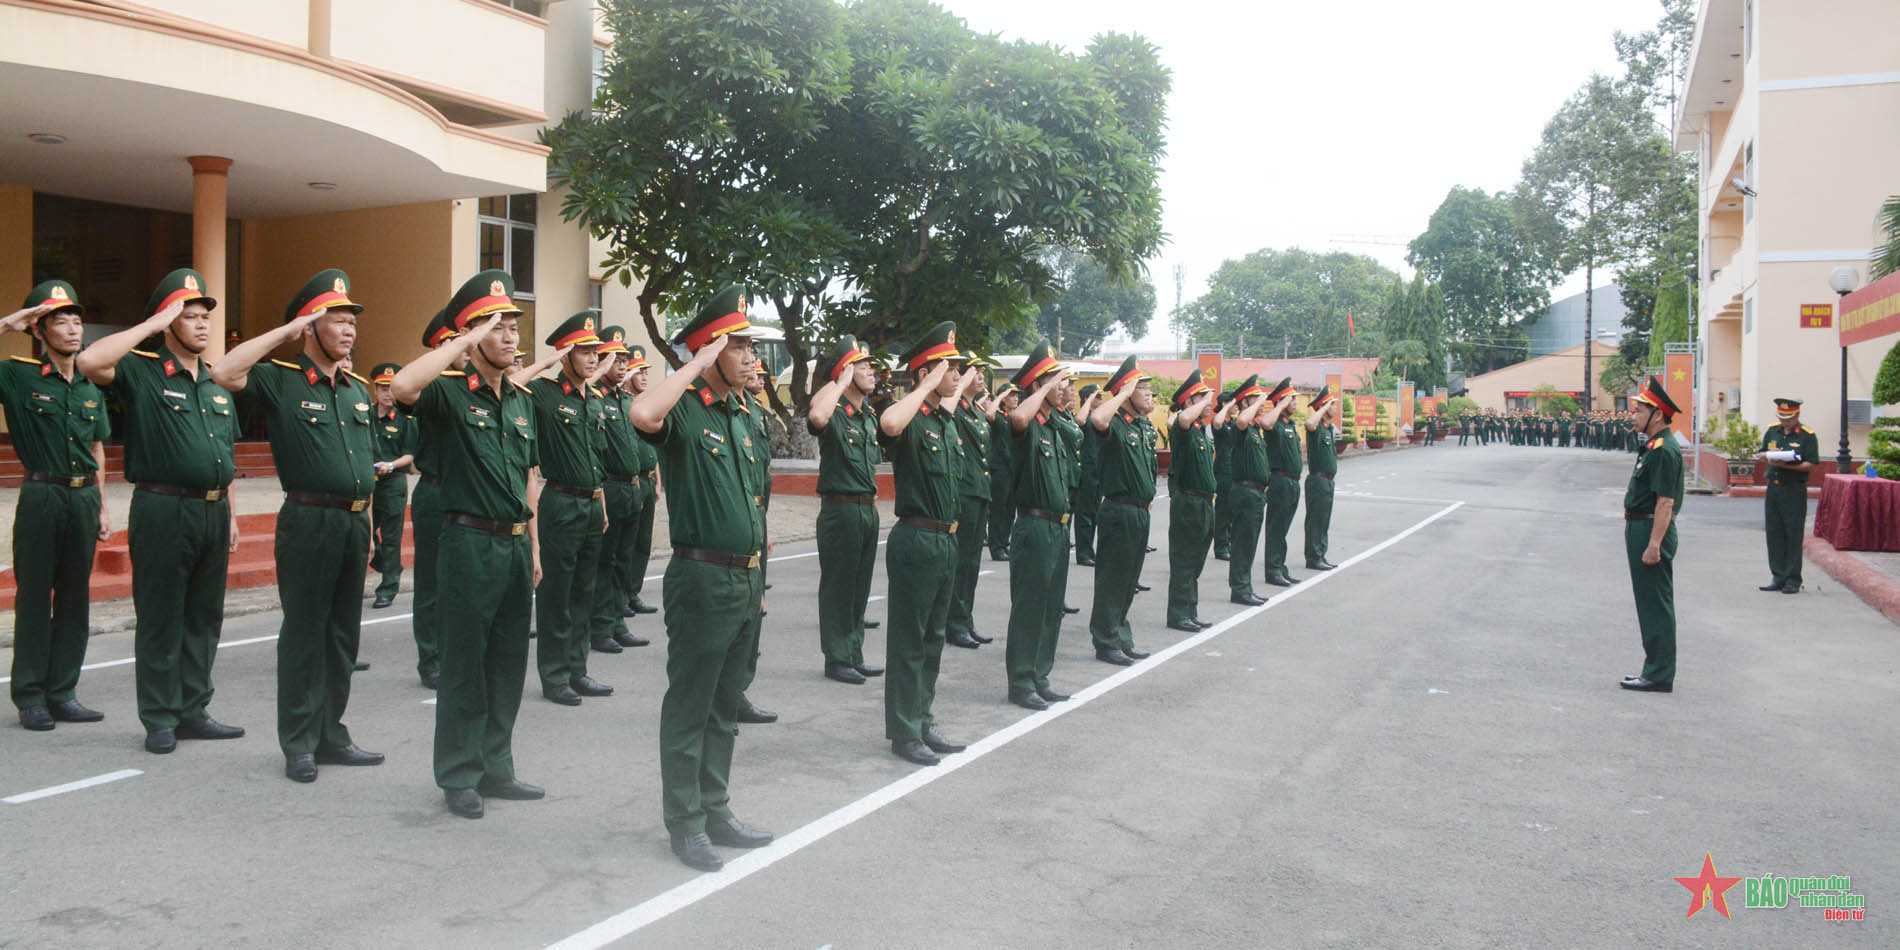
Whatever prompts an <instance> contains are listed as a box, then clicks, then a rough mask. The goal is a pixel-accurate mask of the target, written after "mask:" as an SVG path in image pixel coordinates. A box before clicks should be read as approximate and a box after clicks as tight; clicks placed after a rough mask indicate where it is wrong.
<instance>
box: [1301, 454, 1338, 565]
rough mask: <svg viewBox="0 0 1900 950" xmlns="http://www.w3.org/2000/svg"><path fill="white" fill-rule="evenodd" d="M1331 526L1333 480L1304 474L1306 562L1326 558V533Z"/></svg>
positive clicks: (1312, 562) (1322, 476) (1315, 561)
mask: <svg viewBox="0 0 1900 950" xmlns="http://www.w3.org/2000/svg"><path fill="white" fill-rule="evenodd" d="M1332 527H1333V480H1332V479H1330V478H1327V477H1326V476H1324V475H1319V474H1310V473H1309V474H1308V475H1307V476H1306V563H1307V564H1309V565H1311V564H1315V563H1317V562H1320V561H1324V560H1326V535H1327V534H1328V533H1329V532H1330V531H1331V530H1332Z"/></svg>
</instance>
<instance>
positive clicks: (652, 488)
mask: <svg viewBox="0 0 1900 950" xmlns="http://www.w3.org/2000/svg"><path fill="white" fill-rule="evenodd" d="M597 352H598V353H599V354H600V357H601V358H602V359H604V360H606V361H607V363H608V366H607V375H606V376H605V377H603V378H602V382H603V383H605V385H604V386H601V387H600V392H601V397H600V418H599V425H600V433H599V446H600V467H601V472H602V475H601V478H602V482H603V484H602V490H603V491H604V493H605V495H606V502H607V530H606V533H604V534H602V535H601V538H600V564H599V567H598V568H596V570H595V572H594V603H593V605H592V606H591V607H590V608H589V610H590V611H591V613H592V623H591V627H592V632H591V634H590V636H591V639H592V640H593V642H594V649H596V650H600V651H602V652H605V653H617V652H619V651H620V650H621V649H622V648H623V647H643V646H646V645H647V643H648V642H649V641H648V640H647V639H646V638H644V637H636V636H634V635H633V632H632V631H630V630H628V629H627V623H626V615H627V614H629V613H631V612H632V610H631V608H630V607H629V606H628V604H629V603H630V602H631V601H632V600H633V598H634V596H635V591H636V590H637V588H636V587H635V586H634V578H635V577H637V576H644V575H645V574H646V568H647V558H648V557H649V556H650V555H651V553H652V551H653V499H654V497H655V496H656V495H657V494H658V492H659V485H658V484H656V482H657V478H658V475H659V469H658V466H659V463H660V457H659V455H658V454H657V453H655V452H654V451H653V446H651V445H648V444H647V443H646V440H645V439H640V438H636V437H635V436H634V434H633V423H631V422H629V421H627V412H628V410H630V409H631V408H632V407H633V395H632V393H630V392H629V391H628V387H629V383H630V380H629V377H631V376H633V375H634V374H636V373H637V374H639V375H640V377H641V382H640V388H642V389H644V388H646V385H645V378H646V369H647V358H646V351H645V350H643V349H641V348H639V347H629V346H627V331H626V328H625V327H601V328H600V349H599V350H598V351H597ZM635 572H638V573H637V574H636V573H635ZM609 644H611V646H609Z"/></svg>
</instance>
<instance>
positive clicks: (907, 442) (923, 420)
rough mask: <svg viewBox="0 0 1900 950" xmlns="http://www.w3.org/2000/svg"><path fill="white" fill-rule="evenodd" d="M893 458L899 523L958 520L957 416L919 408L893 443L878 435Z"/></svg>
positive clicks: (960, 458)
mask: <svg viewBox="0 0 1900 950" xmlns="http://www.w3.org/2000/svg"><path fill="white" fill-rule="evenodd" d="M878 441H879V442H880V443H881V444H882V445H883V446H884V451H885V453H886V454H888V455H889V456H890V457H891V468H892V470H893V471H894V473H895V475H896V479H895V480H896V483H897V508H896V511H897V517H899V518H928V519H930V520H932V521H944V522H950V521H955V520H957V514H958V512H959V511H960V510H961V507H960V506H961V503H960V502H959V501H958V500H957V487H958V484H959V479H960V478H961V476H962V473H963V466H964V458H963V436H962V434H961V432H960V431H959V429H958V426H957V420H956V414H955V413H954V412H952V411H948V410H945V409H944V408H943V407H942V406H937V407H934V408H933V407H931V406H930V405H929V404H927V403H926V404H925V405H922V406H919V407H917V414H916V415H914V416H912V417H911V420H910V425H907V426H905V427H904V431H903V432H900V433H898V434H897V436H896V437H894V438H893V437H891V436H888V435H885V434H884V433H883V431H882V430H879V432H878Z"/></svg>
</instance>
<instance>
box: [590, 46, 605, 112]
mask: <svg viewBox="0 0 1900 950" xmlns="http://www.w3.org/2000/svg"><path fill="white" fill-rule="evenodd" d="M592 62H593V74H592V76H590V77H589V82H588V86H587V102H588V108H589V109H590V110H591V109H592V107H593V103H595V102H597V101H599V99H600V84H601V81H602V79H603V78H604V77H605V76H606V75H607V49H606V47H602V46H596V47H594V58H593V60H592Z"/></svg>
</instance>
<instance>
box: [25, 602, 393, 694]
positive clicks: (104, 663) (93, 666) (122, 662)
mask: <svg viewBox="0 0 1900 950" xmlns="http://www.w3.org/2000/svg"><path fill="white" fill-rule="evenodd" d="M413 616H415V614H392V615H390V616H388V617H377V618H376V619H375V620H365V621H363V626H365V627H368V626H373V625H375V624H379V623H394V622H396V621H398V620H407V619H409V618H410V617H413ZM275 639H277V635H276V634H271V635H270V636H268V637H251V638H250V639H248V640H231V641H228V642H225V643H220V644H218V649H220V650H222V649H225V648H226V647H244V646H250V645H251V644H253V643H269V642H271V641H272V640H275ZM137 660H138V658H137V657H132V656H128V657H125V658H124V659H119V660H101V661H99V662H98V663H88V664H86V665H85V666H82V667H80V669H81V670H103V669H105V668H107V667H109V666H128V665H130V664H132V663H134V662H136V661H137ZM11 682H13V677H11V676H0V683H11Z"/></svg>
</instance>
